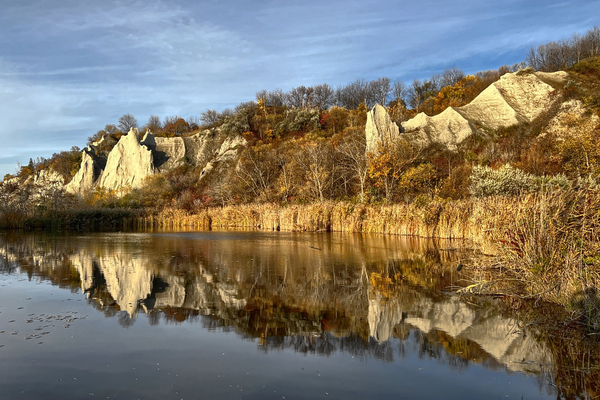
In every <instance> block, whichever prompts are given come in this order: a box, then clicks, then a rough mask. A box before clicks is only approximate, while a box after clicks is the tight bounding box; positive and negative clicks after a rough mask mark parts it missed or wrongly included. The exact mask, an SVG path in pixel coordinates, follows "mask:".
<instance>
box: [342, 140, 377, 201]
mask: <svg viewBox="0 0 600 400" xmlns="http://www.w3.org/2000/svg"><path fill="white" fill-rule="evenodd" d="M355 133H357V134H354V135H349V136H348V137H346V138H345V140H344V142H343V143H342V144H340V145H339V146H338V148H337V151H338V152H339V153H340V154H341V156H342V157H341V158H342V165H343V166H344V167H345V168H346V169H347V170H348V171H349V172H350V175H351V176H352V177H353V178H354V179H356V180H357V181H358V185H359V187H360V201H361V202H364V201H365V190H366V185H367V178H368V177H369V164H368V163H367V156H366V155H365V146H366V138H365V135H364V132H363V130H355Z"/></svg>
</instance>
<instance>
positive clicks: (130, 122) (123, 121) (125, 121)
mask: <svg viewBox="0 0 600 400" xmlns="http://www.w3.org/2000/svg"><path fill="white" fill-rule="evenodd" d="M117 126H118V128H119V130H120V131H121V132H123V133H126V132H129V130H130V129H131V128H137V126H138V123H137V120H136V119H135V117H134V116H133V115H131V114H125V115H123V116H122V117H121V118H119V123H118V125H117Z"/></svg>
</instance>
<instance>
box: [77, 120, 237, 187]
mask: <svg viewBox="0 0 600 400" xmlns="http://www.w3.org/2000/svg"><path fill="white" fill-rule="evenodd" d="M245 144H246V140H245V139H244V138H242V137H241V136H236V137H228V136H227V135H225V134H223V133H221V132H220V131H219V130H206V131H203V132H199V133H197V134H195V135H193V136H189V137H170V138H166V137H156V136H154V135H153V134H152V133H151V132H150V131H147V132H146V133H145V134H144V136H143V137H142V138H141V139H140V134H139V132H138V130H137V129H131V130H130V131H129V133H127V134H126V135H124V136H122V137H121V138H120V140H119V142H118V143H117V144H116V145H115V147H114V148H113V149H112V150H111V151H110V153H109V155H108V158H107V159H106V160H103V159H101V158H100V157H98V156H97V155H96V154H97V152H96V150H95V146H94V144H93V145H91V146H88V147H87V148H86V149H84V150H83V152H82V157H81V165H80V168H79V171H78V172H77V173H76V174H75V176H74V177H73V179H72V180H71V182H69V184H68V185H66V187H65V189H66V190H67V191H68V192H70V193H73V194H78V195H82V196H83V195H85V194H87V193H90V192H91V191H93V190H94V189H95V188H96V187H98V188H104V189H107V190H110V191H112V192H114V193H117V194H118V193H121V194H124V193H125V192H127V191H128V190H130V189H134V188H139V187H141V186H142V185H143V183H144V180H145V179H146V178H147V177H148V176H151V175H154V174H158V173H165V172H168V171H171V170H173V169H174V168H177V167H181V166H182V165H185V164H188V165H192V166H200V167H204V169H203V170H202V174H201V175H200V176H199V179H200V178H203V177H205V176H206V175H207V174H208V173H209V172H210V171H212V170H213V168H214V167H215V166H216V165H220V164H224V163H225V162H227V161H231V160H233V159H235V158H236V156H237V154H238V152H239V150H240V149H241V148H242V147H243V146H245Z"/></svg>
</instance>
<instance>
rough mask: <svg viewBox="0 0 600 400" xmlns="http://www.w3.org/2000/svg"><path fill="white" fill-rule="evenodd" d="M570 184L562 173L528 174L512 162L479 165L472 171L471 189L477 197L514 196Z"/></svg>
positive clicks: (564, 187)
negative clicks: (498, 166) (493, 166)
mask: <svg viewBox="0 0 600 400" xmlns="http://www.w3.org/2000/svg"><path fill="white" fill-rule="evenodd" d="M570 186H571V183H570V181H569V179H568V178H567V177H566V176H565V175H562V174H561V175H555V176H550V177H545V176H537V175H533V174H528V173H527V172H524V171H522V170H520V169H517V168H514V167H512V166H511V165H510V164H505V165H503V166H501V167H500V168H498V169H493V168H490V167H487V166H481V165H477V166H475V167H473V170H472V172H471V184H470V187H469V190H470V192H471V194H472V195H473V196H476V197H484V196H493V195H506V196H513V195H518V194H523V193H531V192H538V191H540V190H542V189H545V188H560V189H567V188H569V187H570Z"/></svg>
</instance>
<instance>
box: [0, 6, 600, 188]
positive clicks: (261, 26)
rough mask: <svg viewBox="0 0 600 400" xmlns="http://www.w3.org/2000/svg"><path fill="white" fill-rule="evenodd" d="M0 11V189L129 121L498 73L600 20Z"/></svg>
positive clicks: (567, 14)
mask: <svg viewBox="0 0 600 400" xmlns="http://www.w3.org/2000/svg"><path fill="white" fill-rule="evenodd" d="M0 1H1V12H0V104H1V105H2V107H0V141H1V143H3V149H2V152H1V153H0V177H1V176H3V175H4V174H5V173H14V172H15V171H16V168H17V163H19V162H20V163H22V164H27V162H28V160H29V158H30V157H33V158H35V157H38V156H44V157H49V156H50V155H51V154H52V153H53V152H58V151H61V150H68V149H70V148H71V146H74V145H75V146H80V147H83V146H84V145H85V142H86V139H87V137H88V136H91V135H92V134H94V133H95V132H96V131H98V130H99V129H102V128H103V127H104V125H105V124H107V123H116V122H117V120H118V118H119V117H120V116H121V115H123V114H126V113H131V114H133V115H134V116H135V117H136V118H137V119H138V121H139V122H140V124H143V123H145V122H146V121H147V119H148V117H149V116H150V115H152V114H157V115H159V116H160V117H161V118H164V117H165V116H169V115H181V116H183V117H184V118H187V117H190V116H199V115H200V113H201V112H202V111H204V110H206V109H207V108H215V109H218V110H222V109H224V108H226V107H232V106H235V105H236V104H239V103H240V102H242V101H247V100H253V99H254V95H255V93H256V92H257V91H259V90H261V89H268V90H272V89H275V88H280V89H283V90H285V91H287V90H289V89H291V88H292V87H295V86H299V85H307V86H308V85H315V84H320V83H329V84H330V85H332V86H334V87H336V86H338V85H340V84H347V83H350V82H352V81H354V80H356V79H358V78H364V79H366V80H371V79H376V78H380V77H383V76H387V77H389V78H391V79H392V80H394V81H396V80H402V81H405V82H407V83H409V82H411V81H412V80H413V79H416V78H419V79H422V78H428V77H430V76H431V75H432V74H434V73H439V72H441V71H443V70H444V69H445V68H447V67H452V66H457V67H459V68H462V69H463V70H464V71H465V72H467V73H474V72H476V71H479V70H485V69H495V68H497V67H499V66H500V65H502V64H513V63H516V62H520V61H523V60H524V59H525V55H526V53H527V51H528V49H529V48H530V47H531V46H537V45H538V44H541V43H546V42H548V41H551V40H560V39H563V38H566V37H569V36H570V35H571V34H573V33H585V32H586V31H587V30H588V29H590V28H592V27H593V26H594V25H598V20H595V18H597V16H598V15H600V0H594V1H584V0H574V1H573V0H572V1H551V0H548V1H535V0H525V1H521V0H503V1H487V0H463V1H450V0H445V1H441V0H421V1H392V0H369V1H365V0H361V1H354V0H352V1H341V0H331V1H327V0H319V1H312V0H305V1H291V0H288V1H256V0H254V1H251V0H247V1H227V0H221V1H212V0H210V1H183V0H182V1H153V0H146V1H128V0H121V1H111V0H103V1H93V0H90V1H81V0H77V1H72V0H60V1H54V0H38V1H29V0H0Z"/></svg>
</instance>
